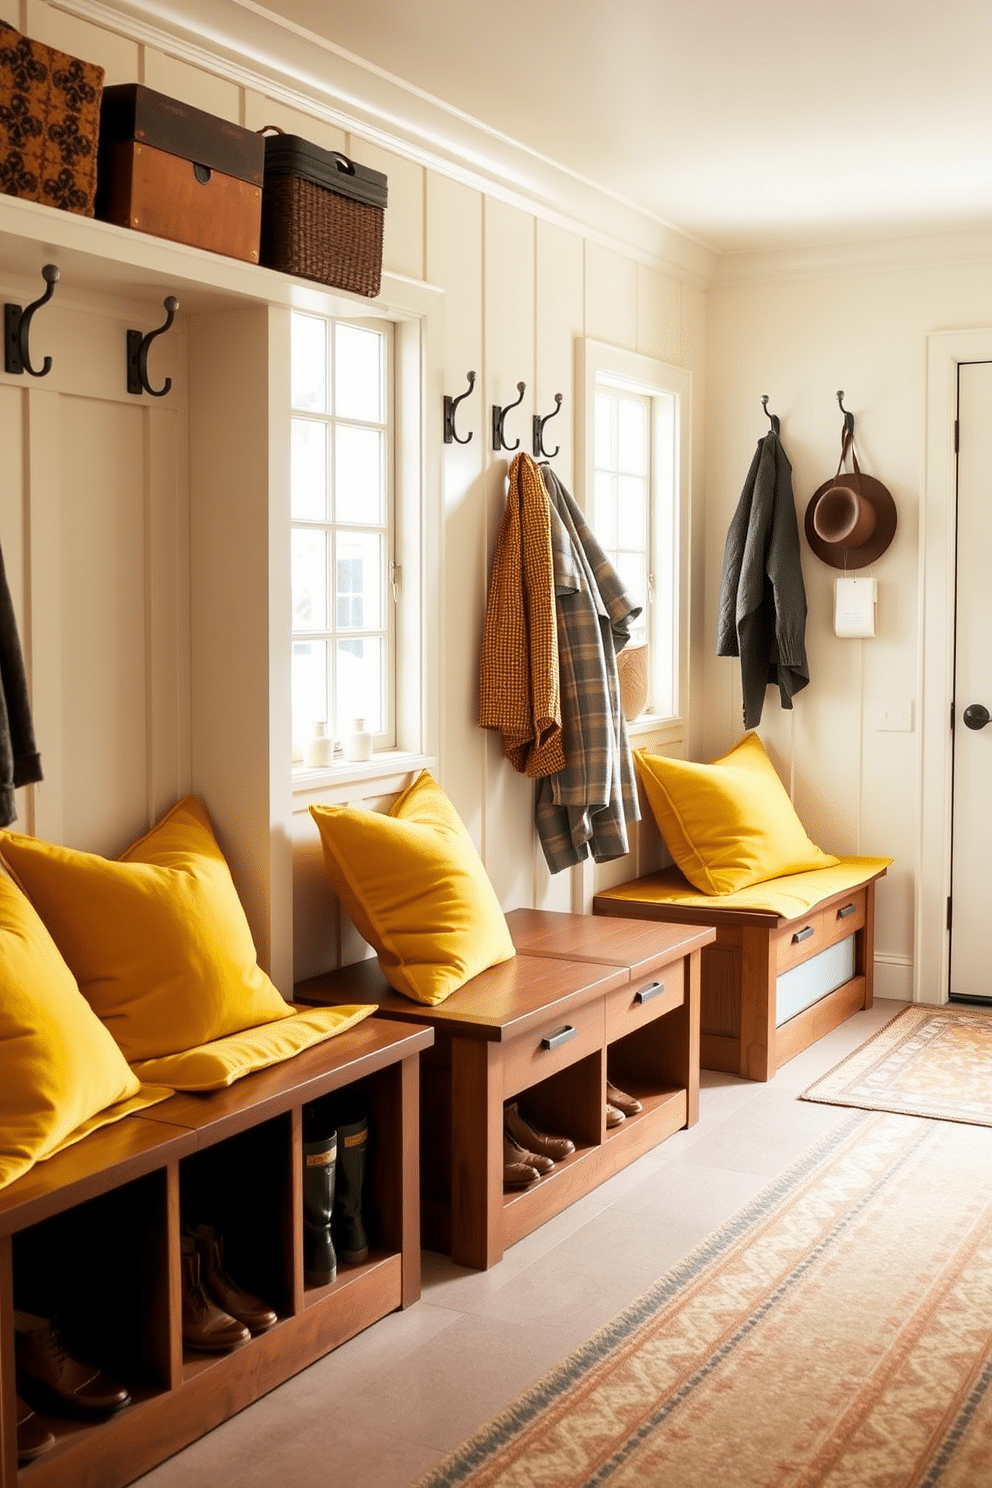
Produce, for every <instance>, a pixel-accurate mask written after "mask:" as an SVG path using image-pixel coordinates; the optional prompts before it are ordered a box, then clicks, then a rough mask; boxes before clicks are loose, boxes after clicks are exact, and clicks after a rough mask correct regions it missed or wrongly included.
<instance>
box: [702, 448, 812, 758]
mask: <svg viewBox="0 0 992 1488" xmlns="http://www.w3.org/2000/svg"><path fill="white" fill-rule="evenodd" d="M716 654H717V655H718V656H739V657H740V659H741V690H742V692H743V696H744V727H745V728H746V729H750V728H756V727H757V725H758V723H760V721H761V710H762V707H763V706H764V701H765V689H766V688H767V687H768V686H769V685H770V684H772V683H775V682H777V683H778V689H779V695H780V698H781V703H782V707H783V708H791V707H792V699H793V696H794V694H795V693H797V692H800V691H801V690H802V689H803V688H804V687H805V686H806V685H807V683H808V682H809V668H808V665H807V662H806V589H805V587H804V585H803V572H802V567H801V565H800V561H799V522H798V520H797V518H796V504H795V500H794V498H793V494H792V467H791V465H790V464H789V461H788V458H787V457H786V453H785V450H784V449H783V448H782V442H781V440H780V439H779V436H778V433H777V432H776V431H774V430H773V431H772V432H771V433H769V434H766V435H765V437H764V438H763V439H759V440H758V447H757V449H756V450H755V452H754V459H753V460H752V461H751V468H750V470H749V471H748V473H747V479H746V480H745V482H744V489H743V490H742V492H741V496H740V500H739V501H738V503H737V510H736V511H735V512H734V516H733V520H732V521H731V524H730V529H729V531H728V533H727V542H726V546H725V548H724V555H723V577H722V580H721V583H720V614H719V618H718V620H717V633H716Z"/></svg>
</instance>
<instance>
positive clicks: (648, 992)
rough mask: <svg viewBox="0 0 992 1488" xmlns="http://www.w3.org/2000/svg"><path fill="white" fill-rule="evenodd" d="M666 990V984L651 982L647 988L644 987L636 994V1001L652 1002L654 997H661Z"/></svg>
mask: <svg viewBox="0 0 992 1488" xmlns="http://www.w3.org/2000/svg"><path fill="white" fill-rule="evenodd" d="M664 990H665V984H664V982H651V983H650V984H649V985H648V986H647V987H642V988H641V990H640V991H639V992H635V993H634V1001H635V1002H650V1001H651V999H652V997H660V996H661V994H662V992H664Z"/></svg>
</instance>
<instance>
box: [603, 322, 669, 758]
mask: <svg viewBox="0 0 992 1488" xmlns="http://www.w3.org/2000/svg"><path fill="white" fill-rule="evenodd" d="M610 386H613V387H615V388H620V389H629V390H630V391H632V392H635V393H638V394H640V395H641V396H645V397H647V398H649V399H650V400H651V402H652V419H653V421H654V427H653V428H652V439H651V447H652V470H651V494H650V498H649V499H650V505H651V521H650V528H651V552H650V555H649V567H650V572H651V574H653V575H654V576H655V577H654V582H653V583H651V584H650V586H649V587H650V590H651V596H650V598H649V603H648V615H647V619H646V626H645V629H646V633H647V641H648V666H649V672H650V678H651V681H650V689H649V690H650V695H651V698H652V699H654V698H657V697H658V695H659V690H660V687H661V685H662V678H663V675H664V671H665V668H666V664H667V657H668V655H669V653H668V650H667V647H666V646H665V632H666V628H667V625H666V622H667V620H668V612H667V610H665V611H663V608H662V605H661V603H660V600H659V595H660V593H661V587H662V586H661V585H660V584H659V581H658V575H660V574H661V573H663V572H664V571H665V570H666V568H667V569H668V570H670V572H671V577H672V609H671V625H672V629H673V640H672V648H671V652H670V656H671V662H670V664H671V667H672V668H673V671H674V676H673V684H672V695H673V698H674V711H673V712H672V714H671V716H664V715H662V714H659V713H657V712H654V711H653V710H652V709H653V704H652V703H651V702H649V704H648V709H647V711H646V712H645V713H643V714H642V715H641V717H640V718H638V719H635V720H634V721H633V722H632V723H629V724H628V725H627V731H628V733H629V734H631V735H632V736H637V735H641V734H648V733H650V734H651V736H652V739H654V740H655V741H656V742H658V743H665V744H669V743H678V742H680V741H682V740H684V738H685V735H686V729H687V713H688V700H689V572H690V570H689V533H690V530H691V512H690V491H691V481H690V450H691V443H690V428H691V425H690V417H691V395H692V374H691V373H690V372H688V371H687V370H686V369H685V368H684V367H675V366H672V365H671V364H670V363H668V362H662V361H659V360H658V359H656V358H654V357H648V356H644V355H642V354H641V353H639V352H632V351H625V350H624V349H623V348H622V347H618V346H610V345H608V344H607V343H605V342H601V341H593V340H590V339H588V338H582V339H580V340H579V342H578V343H577V347H576V402H577V404H578V407H579V408H580V409H581V410H582V415H583V416H582V417H581V418H580V419H579V420H578V428H577V431H576V432H577V452H576V453H577V466H578V477H579V493H578V495H579V502H580V505H581V506H582V509H583V511H584V512H585V514H586V516H587V518H588V519H589V520H590V521H591V520H592V512H593V491H594V481H595V428H596V423H595V418H596V391H597V388H598V387H610ZM670 399H674V400H675V417H674V430H673V432H674V440H673V441H672V444H673V446H674V447H673V448H671V449H670V450H669V449H668V446H669V440H668V438H667V436H666V435H665V433H664V431H663V427H660V426H659V425H660V424H661V425H663V422H664V416H665V408H666V406H667V407H668V408H670V407H671V404H670V401H669V400H670ZM666 450H668V453H667V455H666ZM666 458H670V460H671V465H670V466H669V467H668V468H667V469H665V468H663V462H664V461H665V460H666ZM672 467H674V472H673V469H672ZM664 489H671V491H672V494H673V500H672V502H671V509H670V510H669V511H668V512H667V513H666V512H665V511H664V510H661V511H659V510H658V493H659V492H660V491H662V490H664ZM663 657H665V658H666V659H665V660H663V659H662V658H663Z"/></svg>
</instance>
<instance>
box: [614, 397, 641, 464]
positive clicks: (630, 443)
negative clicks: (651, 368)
mask: <svg viewBox="0 0 992 1488" xmlns="http://www.w3.org/2000/svg"><path fill="white" fill-rule="evenodd" d="M647 412H648V411H647V407H646V405H645V404H644V403H642V402H640V401H637V402H635V401H634V400H633V399H632V398H621V399H620V400H619V404H618V407H617V453H618V459H617V467H618V469H620V470H626V471H630V472H632V473H633V474H636V475H644V474H645V472H646V471H647V431H648V419H647Z"/></svg>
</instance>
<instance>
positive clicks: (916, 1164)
mask: <svg viewBox="0 0 992 1488" xmlns="http://www.w3.org/2000/svg"><path fill="white" fill-rule="evenodd" d="M990 1337H992V1131H988V1130H986V1129H984V1128H983V1127H980V1126H971V1125H959V1124H956V1123H952V1122H931V1121H919V1120H915V1119H910V1118H907V1117H904V1116H894V1115H888V1114H878V1115H866V1114H864V1113H862V1112H857V1113H853V1112H852V1113H851V1114H850V1115H849V1116H848V1117H847V1118H846V1119H844V1120H843V1121H842V1122H841V1124H840V1126H839V1127H838V1128H836V1129H835V1131H834V1132H832V1133H831V1135H830V1136H829V1137H828V1138H826V1139H825V1140H824V1141H823V1142H821V1143H820V1145H819V1146H818V1147H816V1148H815V1149H814V1150H813V1151H812V1152H811V1153H810V1154H808V1155H807V1156H806V1157H805V1158H804V1159H803V1160H802V1161H801V1162H800V1163H798V1164H797V1165H796V1166H795V1167H793V1168H792V1169H791V1170H790V1171H789V1172H788V1173H787V1174H785V1175H784V1176H783V1177H782V1178H780V1179H778V1180H777V1181H775V1182H774V1183H772V1184H771V1185H770V1186H769V1187H768V1188H767V1189H766V1190H765V1191H764V1192H763V1193H762V1194H761V1195H760V1196H759V1197H758V1198H757V1199H755V1200H754V1201H752V1203H750V1204H749V1205H748V1206H746V1208H745V1209H743V1210H742V1211H741V1212H740V1213H739V1214H738V1215H736V1216H735V1217H734V1218H733V1219H732V1220H730V1221H729V1222H728V1223H727V1224H725V1225H724V1226H723V1227H722V1228H721V1229H720V1230H718V1231H717V1232H716V1233H715V1234H714V1235H712V1236H711V1237H709V1239H708V1240H707V1241H705V1242H704V1244H703V1245H702V1246H700V1247H699V1248H698V1249H697V1250H696V1251H694V1252H693V1253H692V1254H691V1255H690V1256H689V1257H687V1258H686V1260H684V1261H683V1262H682V1263H681V1264H680V1265H678V1266H677V1267H675V1268H674V1269H673V1270H672V1271H670V1272H669V1273H668V1274H667V1275H666V1276H664V1277H663V1278H662V1279H661V1280H660V1281H658V1282H656V1283H655V1285H654V1286H653V1287H652V1288H651V1289H650V1291H648V1292H646V1293H645V1294H644V1295H643V1296H642V1297H641V1298H640V1299H639V1300H638V1301H637V1302H635V1303H633V1304H632V1305H631V1306H630V1307H629V1308H628V1309H627V1310H626V1311H625V1312H623V1313H621V1314H620V1315H619V1316H618V1317H616V1318H614V1320H613V1321H612V1322H611V1323H609V1324H608V1325H607V1326H606V1327H605V1328H603V1329H601V1330H600V1332H598V1333H597V1334H595V1335H594V1336H593V1337H592V1338H591V1339H590V1340H589V1341H588V1342H587V1343H585V1344H584V1345H583V1346H582V1347H581V1348H579V1349H578V1350H577V1351H576V1352H575V1353H574V1354H572V1355H571V1356H570V1357H569V1358H568V1359H566V1360H565V1361H564V1362H563V1363H562V1364H560V1365H559V1366H558V1367H557V1368H556V1369H554V1370H553V1371H552V1372H551V1373H550V1374H548V1375H546V1376H545V1377H544V1378H543V1379H542V1380H541V1381H540V1382H539V1383H538V1384H536V1385H534V1386H532V1387H531V1388H530V1389H529V1390H528V1391H526V1392H525V1393H524V1394H523V1395H521V1396H520V1397H519V1398H518V1399H517V1400H516V1401H515V1402H514V1403H513V1404H512V1405H511V1406H510V1407H509V1408H508V1409H507V1410H506V1411H504V1412H503V1413H502V1414H501V1415H499V1416H497V1417H496V1418H495V1419H494V1420H493V1421H491V1422H490V1423H489V1424H488V1425H487V1426H484V1427H483V1428H482V1429H481V1430H479V1431H478V1432H476V1433H475V1435H474V1436H472V1437H471V1438H469V1440H468V1441H467V1442H465V1443H464V1444H463V1445H462V1446H461V1447H460V1448H458V1449H457V1450H456V1451H455V1452H454V1453H453V1454H452V1455H451V1456H449V1457H448V1458H446V1459H445V1461H444V1462H442V1463H441V1464H440V1465H439V1466H438V1467H436V1468H434V1469H433V1470H432V1471H430V1472H429V1473H427V1474H426V1475H425V1476H423V1477H422V1478H420V1479H419V1481H418V1484H417V1488H453V1485H456V1484H469V1485H471V1488H497V1485H498V1488H538V1485H541V1488H580V1485H582V1488H593V1485H617V1488H620V1485H622V1488H655V1485H657V1488H669V1485H671V1488H676V1485H677V1488H712V1485H714V1484H720V1483H733V1485H734V1488H936V1485H938V1484H939V1485H940V1488H977V1485H979V1484H988V1483H990V1482H992V1357H990V1353H989V1339H990Z"/></svg>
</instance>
